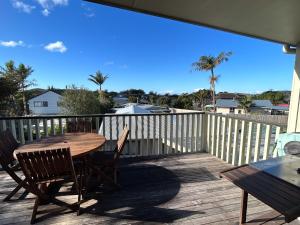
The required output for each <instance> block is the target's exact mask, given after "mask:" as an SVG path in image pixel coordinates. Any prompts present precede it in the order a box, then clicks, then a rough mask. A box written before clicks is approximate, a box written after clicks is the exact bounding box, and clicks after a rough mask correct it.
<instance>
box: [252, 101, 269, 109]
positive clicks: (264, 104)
mask: <svg viewBox="0 0 300 225" xmlns="http://www.w3.org/2000/svg"><path fill="white" fill-rule="evenodd" d="M252 104H253V106H254V107H261V108H272V107H273V104H272V102H271V101H270V100H253V101H252Z"/></svg>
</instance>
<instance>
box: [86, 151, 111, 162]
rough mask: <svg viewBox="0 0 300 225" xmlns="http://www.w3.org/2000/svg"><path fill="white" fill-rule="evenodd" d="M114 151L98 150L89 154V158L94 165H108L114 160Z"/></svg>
mask: <svg viewBox="0 0 300 225" xmlns="http://www.w3.org/2000/svg"><path fill="white" fill-rule="evenodd" d="M114 155H115V152H114V151H98V152H94V153H92V154H91V155H90V160H91V161H92V163H93V164H95V165H108V164H112V163H113V161H114Z"/></svg>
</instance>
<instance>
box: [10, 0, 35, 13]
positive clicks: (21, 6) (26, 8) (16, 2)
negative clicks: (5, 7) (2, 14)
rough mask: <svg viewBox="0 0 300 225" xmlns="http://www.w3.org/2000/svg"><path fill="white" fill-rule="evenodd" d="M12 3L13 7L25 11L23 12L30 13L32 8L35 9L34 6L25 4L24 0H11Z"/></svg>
mask: <svg viewBox="0 0 300 225" xmlns="http://www.w3.org/2000/svg"><path fill="white" fill-rule="evenodd" d="M12 5H13V7H14V8H16V9H18V10H20V11H22V12H25V13H31V11H32V10H33V9H35V6H33V5H28V4H25V3H24V2H22V1H19V0H13V1H12Z"/></svg>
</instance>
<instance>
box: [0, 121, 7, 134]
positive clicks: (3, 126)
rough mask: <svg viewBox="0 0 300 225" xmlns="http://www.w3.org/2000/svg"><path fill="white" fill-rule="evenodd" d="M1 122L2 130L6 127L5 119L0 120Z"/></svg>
mask: <svg viewBox="0 0 300 225" xmlns="http://www.w3.org/2000/svg"><path fill="white" fill-rule="evenodd" d="M1 123H2V130H3V131H5V130H6V129H7V127H6V120H1Z"/></svg>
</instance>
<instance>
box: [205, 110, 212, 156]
mask: <svg viewBox="0 0 300 225" xmlns="http://www.w3.org/2000/svg"><path fill="white" fill-rule="evenodd" d="M206 123H207V133H206V152H209V153H211V114H207V117H206ZM204 132H205V131H204Z"/></svg>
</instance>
